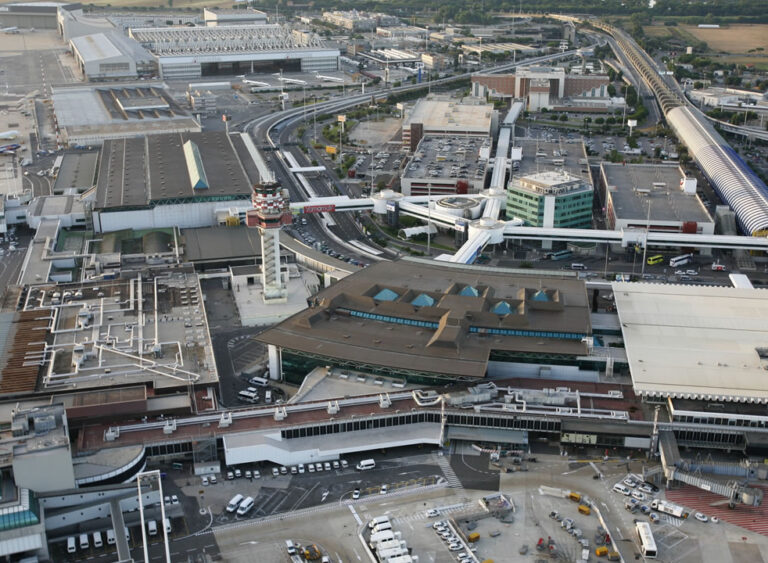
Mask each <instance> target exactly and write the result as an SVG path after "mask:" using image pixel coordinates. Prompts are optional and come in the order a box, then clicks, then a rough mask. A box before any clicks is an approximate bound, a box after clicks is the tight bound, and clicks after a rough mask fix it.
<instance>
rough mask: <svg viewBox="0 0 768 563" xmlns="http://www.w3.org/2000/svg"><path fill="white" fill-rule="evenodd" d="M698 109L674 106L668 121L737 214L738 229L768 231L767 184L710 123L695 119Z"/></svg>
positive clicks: (750, 232)
mask: <svg viewBox="0 0 768 563" xmlns="http://www.w3.org/2000/svg"><path fill="white" fill-rule="evenodd" d="M697 111H698V110H692V109H691V108H688V107H676V108H674V109H672V110H670V111H669V112H668V113H667V121H668V122H669V124H670V125H671V126H672V129H674V131H675V133H676V134H677V136H678V137H679V138H680V139H683V140H684V141H685V144H686V145H687V146H688V149H689V151H690V153H691V156H692V157H693V158H694V160H695V161H696V163H697V164H698V165H699V167H700V168H701V169H702V171H703V172H704V174H706V176H707V178H708V179H709V181H710V182H711V183H712V187H713V188H714V189H715V191H717V193H718V194H719V195H720V197H722V198H723V200H724V201H725V202H726V203H727V204H728V205H729V206H730V207H731V209H733V211H734V212H735V213H736V220H737V222H738V223H739V226H740V227H741V229H742V230H743V231H744V232H745V233H747V234H750V235H754V234H756V233H759V232H760V231H765V230H768V186H766V185H765V183H764V182H763V181H762V180H761V179H760V178H758V177H757V176H756V175H755V173H754V172H753V171H752V170H751V169H750V168H749V166H747V164H746V163H745V162H744V161H743V160H742V159H741V157H740V156H739V155H738V154H736V151H734V150H733V148H731V146H730V145H729V144H728V143H727V142H726V141H725V139H723V138H722V137H721V136H720V134H719V133H718V132H717V131H715V129H714V127H712V125H710V124H709V123H707V122H705V120H704V119H697V116H696V114H695V113H694V112H697Z"/></svg>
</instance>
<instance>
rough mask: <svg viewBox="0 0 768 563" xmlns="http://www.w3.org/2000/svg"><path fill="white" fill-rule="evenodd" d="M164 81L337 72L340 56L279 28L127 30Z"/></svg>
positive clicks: (311, 39)
mask: <svg viewBox="0 0 768 563" xmlns="http://www.w3.org/2000/svg"><path fill="white" fill-rule="evenodd" d="M130 36H131V38H133V39H135V40H136V41H138V42H139V43H140V44H141V45H142V46H143V47H144V48H146V49H148V50H149V51H151V52H152V53H153V54H154V55H155V57H156V58H157V62H158V66H159V69H160V76H162V77H163V78H166V79H187V78H199V77H200V76H204V75H209V74H242V73H244V72H257V71H271V72H274V71H276V70H279V69H284V70H296V71H302V72H314V71H328V70H337V69H338V65H339V55H340V52H339V50H338V49H337V48H335V47H332V46H329V45H328V44H327V43H326V42H325V41H324V40H322V39H321V38H320V37H319V36H317V35H314V34H308V33H302V32H296V31H293V30H292V29H291V28H289V27H287V26H281V25H271V24H270V25H239V24H238V25H226V26H215V27H175V28H144V29H131V30H130Z"/></svg>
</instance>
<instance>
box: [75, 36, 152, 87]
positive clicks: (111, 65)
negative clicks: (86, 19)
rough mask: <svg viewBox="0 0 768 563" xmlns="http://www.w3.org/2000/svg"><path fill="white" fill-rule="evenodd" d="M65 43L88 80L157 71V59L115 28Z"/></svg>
mask: <svg viewBox="0 0 768 563" xmlns="http://www.w3.org/2000/svg"><path fill="white" fill-rule="evenodd" d="M69 44H70V46H71V47H72V54H73V55H74V56H75V60H76V61H77V65H78V66H79V67H80V71H81V72H82V73H83V76H85V78H86V79H87V80H89V81H102V80H119V79H136V78H138V77H147V76H154V75H156V74H157V62H156V61H155V58H154V57H153V56H152V54H151V53H149V52H148V51H147V50H146V49H144V48H143V47H142V46H141V45H139V44H138V43H136V42H135V41H132V40H131V39H129V38H127V37H126V36H124V35H122V34H121V33H120V32H118V31H115V30H111V31H106V32H104V33H94V34H92V35H83V36H80V37H75V38H73V39H72V40H71V41H70V42H69Z"/></svg>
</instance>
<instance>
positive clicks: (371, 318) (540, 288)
mask: <svg viewBox="0 0 768 563" xmlns="http://www.w3.org/2000/svg"><path fill="white" fill-rule="evenodd" d="M591 334H592V328H591V322H590V314H589V306H588V300H587V294H586V291H585V287H584V283H583V282H582V281H580V280H576V279H573V278H571V279H567V278H563V277H550V278H545V279H542V278H540V277H538V276H526V275H522V274H515V273H512V272H510V271H504V270H499V271H496V270H493V271H490V270H484V271H482V272H480V271H478V270H477V269H473V268H467V267H465V266H459V265H453V264H445V263H436V262H431V261H421V262H417V261H411V260H401V261H399V262H398V263H397V267H394V268H393V267H392V265H391V264H389V263H378V264H375V265H372V266H370V267H368V268H365V269H363V270H360V271H359V272H357V273H355V274H353V275H351V276H348V277H346V278H344V279H342V280H341V281H339V282H338V283H336V284H334V285H332V286H331V287H329V288H327V289H325V290H322V291H321V292H320V293H318V294H317V295H316V296H315V297H314V298H313V299H312V302H311V306H310V307H309V308H307V309H305V310H304V311H302V312H300V313H298V314H296V315H294V316H292V317H291V318H289V319H288V320H286V321H284V322H282V323H280V324H279V325H277V326H275V327H273V328H270V329H268V330H266V331H264V332H262V333H261V334H260V335H259V336H258V340H259V341H261V342H263V343H264V344H267V345H268V346H269V350H270V351H269V353H270V362H271V363H270V370H272V374H273V377H274V376H275V375H276V374H281V375H282V376H283V377H285V378H286V380H288V381H294V382H299V381H301V380H302V379H303V377H304V376H305V375H306V374H307V373H309V372H310V371H312V370H313V369H314V368H316V367H322V366H326V365H329V364H330V365H336V366H339V367H349V368H351V369H355V370H362V371H365V372H367V373H370V374H373V375H387V376H395V377H400V378H406V379H407V380H408V381H411V382H418V383H428V384H431V383H435V382H439V381H456V380H473V379H477V378H483V377H485V376H486V374H488V373H490V372H492V373H495V374H503V373H506V372H507V370H512V369H513V366H517V365H519V364H535V365H537V366H538V365H540V364H549V363H557V364H560V365H566V366H571V368H570V369H573V370H574V372H575V373H577V372H578V367H577V366H579V359H578V358H579V357H580V356H585V355H587V354H588V349H587V345H586V344H585V341H584V339H585V338H586V337H588V336H590V335H591ZM542 341H544V342H546V343H547V345H546V346H545V347H542V346H541V344H542ZM521 369H523V368H521ZM536 369H538V368H536ZM563 369H568V368H563ZM509 373H511V372H509Z"/></svg>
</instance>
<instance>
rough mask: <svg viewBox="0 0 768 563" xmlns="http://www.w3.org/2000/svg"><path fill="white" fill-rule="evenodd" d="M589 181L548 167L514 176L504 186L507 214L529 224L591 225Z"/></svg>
mask: <svg viewBox="0 0 768 563" xmlns="http://www.w3.org/2000/svg"><path fill="white" fill-rule="evenodd" d="M593 191H594V190H593V188H592V184H591V183H590V182H589V181H586V180H583V179H582V178H579V177H577V176H572V175H570V174H568V173H567V172H560V171H547V172H538V173H535V174H529V175H528V176H523V177H521V178H515V179H514V180H513V181H512V182H511V183H510V184H509V187H508V188H507V217H508V218H512V217H517V218H519V219H523V220H524V221H525V225H526V226H529V227H546V228H571V229H589V228H591V227H592V193H593Z"/></svg>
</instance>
